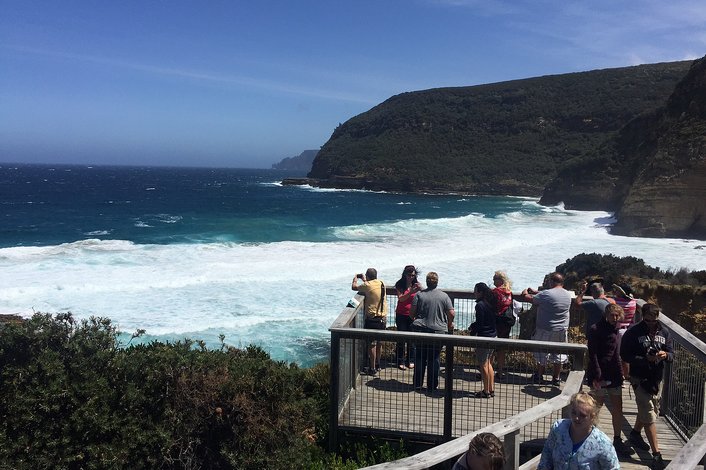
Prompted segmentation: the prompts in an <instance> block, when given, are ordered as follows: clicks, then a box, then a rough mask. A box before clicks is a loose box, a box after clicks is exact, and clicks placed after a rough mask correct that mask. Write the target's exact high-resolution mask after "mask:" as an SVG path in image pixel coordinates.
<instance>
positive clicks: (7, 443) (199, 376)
mask: <svg viewBox="0 0 706 470" xmlns="http://www.w3.org/2000/svg"><path fill="white" fill-rule="evenodd" d="M328 374H329V372H328V367H327V366H326V365H321V366H316V367H313V368H311V369H300V368H299V367H297V366H296V365H294V364H285V363H282V362H275V361H272V360H271V359H270V358H269V356H268V355H267V353H265V352H264V351H262V350H261V349H259V348H256V347H248V348H246V349H244V350H239V349H234V348H228V347H225V346H224V347H222V348H221V349H220V350H216V351H213V350H207V349H205V348H204V347H203V346H201V347H198V345H195V344H194V343H193V342H190V341H187V342H179V343H174V344H162V343H152V344H149V345H139V346H132V347H128V348H124V349H123V348H119V347H118V343H117V341H116V331H115V327H113V326H112V325H111V324H110V321H109V320H107V319H100V318H91V319H90V320H84V321H81V322H77V321H76V320H74V318H73V317H72V316H71V315H70V314H64V315H58V316H56V317H55V318H53V317H51V316H50V315H45V314H37V315H35V316H34V317H33V318H31V319H30V320H28V321H26V322H23V323H20V324H15V325H9V324H8V325H5V326H4V327H3V328H2V334H0V396H2V400H1V401H0V422H1V423H2V424H1V425H0V468H3V469H5V468H13V469H24V468H27V469H30V468H31V469H37V468H86V469H90V468H101V469H102V468H131V469H132V468H214V469H218V468H257V469H260V468H318V466H320V465H321V463H322V462H326V461H327V460H331V461H335V460H336V457H335V456H325V454H324V453H323V451H322V450H321V447H319V446H317V445H316V444H315V442H313V441H315V440H316V439H320V440H324V439H325V432H326V429H325V426H326V423H327V418H326V410H327V406H328ZM339 460H340V459H339Z"/></svg>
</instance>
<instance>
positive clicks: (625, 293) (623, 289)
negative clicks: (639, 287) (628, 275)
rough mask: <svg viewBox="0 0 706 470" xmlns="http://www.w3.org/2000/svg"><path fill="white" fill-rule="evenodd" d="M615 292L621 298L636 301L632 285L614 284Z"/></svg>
mask: <svg viewBox="0 0 706 470" xmlns="http://www.w3.org/2000/svg"><path fill="white" fill-rule="evenodd" d="M613 292H616V293H618V294H620V296H621V297H625V298H626V299H634V297H633V291H632V287H630V284H619V285H618V284H613Z"/></svg>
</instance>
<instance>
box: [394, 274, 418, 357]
mask: <svg viewBox="0 0 706 470" xmlns="http://www.w3.org/2000/svg"><path fill="white" fill-rule="evenodd" d="M417 274H418V272H417V268H415V267H414V265H411V264H409V265H407V266H405V267H404V270H403V271H402V277H401V278H400V279H399V281H397V282H396V283H395V290H396V291H397V307H396V308H395V325H396V326H397V331H412V318H411V317H410V316H409V312H410V311H411V310H412V300H414V296H415V295H417V292H419V291H420V290H422V286H421V284H420V283H419V281H418V280H417ZM405 344H406V346H407V354H406V356H405ZM396 352H397V367H398V368H400V369H401V370H405V369H407V368H409V369H414V361H415V359H414V356H415V355H416V352H415V346H414V343H413V342H412V341H410V342H408V343H405V342H404V341H400V342H398V343H397V348H396Z"/></svg>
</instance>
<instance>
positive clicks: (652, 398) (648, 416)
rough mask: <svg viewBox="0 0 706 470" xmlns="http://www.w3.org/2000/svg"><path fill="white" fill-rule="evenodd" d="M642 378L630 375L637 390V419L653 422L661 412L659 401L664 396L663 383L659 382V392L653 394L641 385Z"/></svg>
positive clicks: (631, 382)
mask: <svg viewBox="0 0 706 470" xmlns="http://www.w3.org/2000/svg"><path fill="white" fill-rule="evenodd" d="M641 381H642V380H641V379H639V378H637V377H633V376H630V384H631V385H632V388H633V390H634V391H635V403H636V404H637V419H639V420H640V421H641V422H642V423H643V424H652V423H654V422H655V421H657V414H658V413H659V401H660V399H661V398H662V383H661V382H660V383H659V386H658V388H657V394H656V395H653V394H651V393H650V392H648V391H647V390H645V388H644V387H641V386H640V382H641Z"/></svg>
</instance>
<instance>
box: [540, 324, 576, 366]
mask: <svg viewBox="0 0 706 470" xmlns="http://www.w3.org/2000/svg"><path fill="white" fill-rule="evenodd" d="M532 339H533V340H535V341H551V342H552V343H568V342H569V337H568V333H567V330H565V329H564V330H559V331H552V330H542V329H541V328H537V329H536V330H535V332H534V334H533V335H532ZM532 355H533V356H534V360H535V361H537V362H538V363H539V364H540V365H543V366H546V365H547V364H548V363H551V364H564V363H566V362H569V356H568V355H567V354H558V353H553V352H552V353H549V352H535V353H532Z"/></svg>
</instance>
